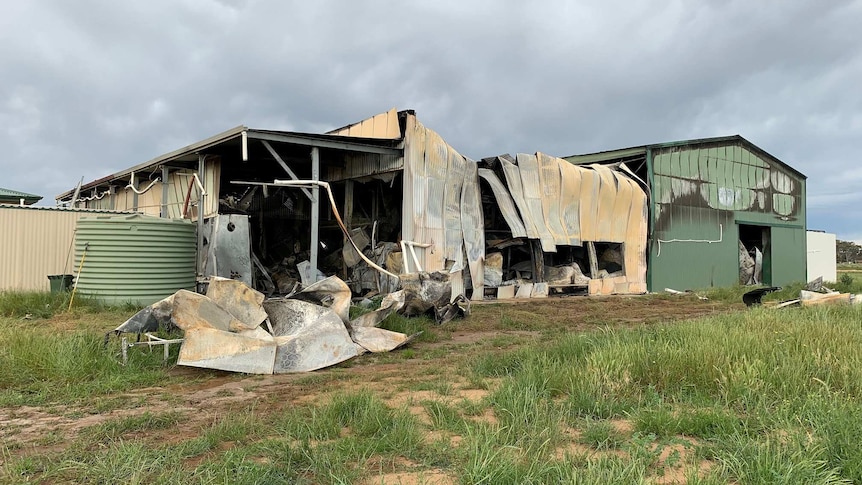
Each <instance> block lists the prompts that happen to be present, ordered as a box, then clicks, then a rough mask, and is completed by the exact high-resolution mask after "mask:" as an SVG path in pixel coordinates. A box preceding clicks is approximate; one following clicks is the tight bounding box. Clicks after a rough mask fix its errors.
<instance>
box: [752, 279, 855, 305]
mask: <svg viewBox="0 0 862 485" xmlns="http://www.w3.org/2000/svg"><path fill="white" fill-rule="evenodd" d="M759 290H770V288H758V289H757V290H754V291H751V292H749V293H754V292H756V291H759ZM749 293H746V294H745V295H744V296H743V301H745V297H746V296H748V294H749ZM746 304H748V302H746ZM836 304H853V305H860V304H862V294H860V295H854V294H851V293H841V292H838V291H834V290H832V289H830V288H827V287H825V286H823V278H817V279H815V280H812V281H809V282H808V284H806V285H805V289H803V290H800V291H799V298H795V299H793V300H787V301H782V302H779V303H777V304H773V305H772V308H787V307H791V306H819V305H836ZM749 306H751V305H749Z"/></svg>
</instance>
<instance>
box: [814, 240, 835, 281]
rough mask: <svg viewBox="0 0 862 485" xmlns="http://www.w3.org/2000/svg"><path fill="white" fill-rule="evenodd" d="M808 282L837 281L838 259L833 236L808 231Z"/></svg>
mask: <svg viewBox="0 0 862 485" xmlns="http://www.w3.org/2000/svg"><path fill="white" fill-rule="evenodd" d="M807 239H808V280H809V281H810V280H813V279H816V278H820V277H823V281H838V264H837V263H838V258H837V254H836V252H837V251H836V247H835V241H836V236H835V234H829V233H828V232H823V231H808V233H807Z"/></svg>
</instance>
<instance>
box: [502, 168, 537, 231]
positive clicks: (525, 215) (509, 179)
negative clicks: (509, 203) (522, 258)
mask: <svg viewBox="0 0 862 485" xmlns="http://www.w3.org/2000/svg"><path fill="white" fill-rule="evenodd" d="M497 160H498V161H499V162H500V165H501V166H502V167H503V173H504V174H505V175H506V183H507V184H508V186H509V193H511V194H512V200H514V201H515V205H517V206H518V210H519V211H520V212H521V218H522V219H523V221H524V227H525V229H526V231H527V237H528V238H530V239H539V228H538V227H537V221H536V220H534V219H533V215H532V214H531V213H530V210H529V208H528V207H527V200H526V199H525V198H524V186H523V184H522V183H521V173H520V172H519V171H518V166H517V165H515V164H514V163H511V162H509V161H507V160H503V159H502V158H498V159H497Z"/></svg>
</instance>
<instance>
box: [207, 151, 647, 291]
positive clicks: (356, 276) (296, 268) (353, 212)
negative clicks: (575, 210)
mask: <svg viewBox="0 0 862 485" xmlns="http://www.w3.org/2000/svg"><path fill="white" fill-rule="evenodd" d="M335 155H336V157H335V158H338V157H337V154H335ZM286 159H287V161H288V163H289V164H290V165H291V167H292V168H293V169H294V170H295V172H296V177H297V179H300V180H302V179H309V178H311V173H309V171H308V170H307V168H308V167H307V165H308V164H307V162H306V163H302V162H304V160H303V159H301V158H300V157H297V158H296V159H294V160H290V159H289V158H288V157H286ZM501 159H504V160H506V161H508V162H509V163H513V164H514V163H517V162H516V161H515V160H516V159H515V158H514V157H511V156H509V155H503V156H501V157H492V158H486V159H483V160H481V161H479V162H476V165H477V167H478V169H479V174H480V175H482V176H480V177H479V178H478V180H479V192H480V200H481V213H482V214H481V215H482V222H483V228H482V229H483V232H484V242H485V244H484V264H483V268H482V272H483V276H484V281H483V282H482V287H483V293H482V294H476V290H474V289H473V288H474V286H473V284H472V281H471V275H470V272H469V271H466V270H465V271H463V274H464V282H463V297H465V298H466V299H470V300H479V299H486V298H501V299H502V298H511V297H531V296H532V297H536V293H535V291H536V290H537V289H538V291H539V295H538V296H540V297H541V296H544V295H542V294H541V293H542V292H544V294H545V295H547V294H587V293H588V289H589V286H590V280H603V279H613V278H618V277H621V276H623V274H624V265H625V259H624V257H623V246H624V244H623V243H620V242H595V243H592V242H586V241H584V242H583V243H582V245H562V246H557V248H556V249H557V250H556V252H548V251H543V250H542V247H541V244H540V242H539V241H538V240H537V239H531V238H528V237H523V234H521V235H519V237H516V236H514V235H513V233H512V226H511V223H510V222H507V220H506V215H504V213H503V211H502V210H501V202H500V201H499V200H498V199H497V197H496V196H495V191H494V190H493V188H492V187H491V183H490V182H489V180H488V178H487V177H486V176H488V177H489V176H490V174H493V175H494V176H495V177H496V180H498V181H505V180H506V174H505V173H504V171H503V168H502V167H501V163H500V160H501ZM322 160H323V161H324V162H331V160H327V159H326V158H324V157H322ZM267 165H269V167H268V169H267V168H264V167H266V166H267ZM642 165H643V164H640V165H638V164H632V166H635V167H637V168H638V169H639V170H645V169H644V167H643V166H642ZM237 166H238V167H239V169H237V168H235V167H237ZM304 169H305V170H304ZM222 171H223V172H222V176H221V187H220V198H219V206H218V207H219V208H218V212H219V216H221V217H224V216H227V217H229V218H232V219H231V220H235V219H236V218H240V220H241V219H242V218H246V219H247V228H248V229H247V231H248V238H247V240H248V251H249V252H250V254H251V264H250V267H251V274H250V275H248V277H247V278H242V277H239V278H238V276H239V273H241V272H231V273H227V274H225V273H224V272H220V274H218V276H224V277H232V278H235V279H244V280H245V281H246V283H247V284H249V285H250V286H251V287H253V288H255V289H256V290H258V291H261V292H262V293H264V294H266V295H267V296H268V297H273V296H279V295H290V294H293V293H295V292H297V291H298V290H299V289H301V288H302V287H304V286H308V285H309V284H311V283H313V282H314V281H317V280H319V279H322V278H324V277H327V276H338V277H339V278H341V279H342V280H344V281H345V282H346V283H347V285H348V286H349V288H350V289H351V291H352V293H353V295H354V300H355V301H356V302H361V301H363V300H365V299H369V298H372V297H374V296H376V295H385V294H388V293H391V292H394V291H396V290H398V289H399V288H401V287H402V282H401V281H399V279H398V278H393V277H391V276H388V275H385V274H382V273H381V272H379V271H377V270H376V269H374V268H372V267H371V266H369V264H368V263H366V261H365V260H363V258H361V257H360V256H359V255H358V254H357V253H356V251H355V250H354V249H353V246H352V245H351V244H348V242H347V235H346V234H345V233H344V231H343V230H342V229H341V227H340V226H339V224H338V223H337V221H336V220H335V216H334V215H333V211H332V210H331V208H330V207H329V204H327V203H326V202H325V201H324V202H322V203H321V205H320V207H319V210H320V213H319V219H318V220H319V222H318V228H319V229H318V230H319V235H318V240H319V246H318V255H317V259H318V265H317V272H318V273H317V274H316V275H314V274H309V275H306V274H304V270H307V263H308V261H309V259H310V258H311V251H310V250H311V248H310V247H309V241H310V238H309V233H310V232H311V230H312V226H311V224H312V221H311V211H312V203H311V200H310V198H309V197H308V196H307V194H306V193H304V191H303V190H301V189H299V188H296V187H281V186H266V185H253V186H251V185H240V184H236V183H233V182H232V181H236V180H250V181H259V182H262V183H265V182H272V181H273V180H276V179H278V178H284V173H283V172H282V171H281V170H280V168H279V167H278V166H277V164H276V163H274V161H273V163H270V164H267V163H259V164H256V166H255V168H254V170H253V171H249V170H244V169H243V165H241V164H239V165H237V164H222ZM403 177H404V174H403V171H400V170H396V171H391V172H386V173H379V174H374V175H371V176H365V177H359V178H354V179H344V180H335V181H331V182H329V183H330V185H331V188H332V193H333V194H334V198H335V204H336V206H337V207H336V208H337V210H338V212H339V213H340V215H341V218H342V219H343V221H344V224H345V225H346V227H347V233H348V234H349V236H350V238H351V239H352V241H353V243H354V244H355V245H356V246H357V247H358V248H360V249H361V251H362V253H363V254H364V256H365V257H366V258H367V259H369V260H371V261H373V262H375V263H376V264H377V265H379V266H380V267H382V268H384V269H386V270H388V271H389V272H391V273H393V274H396V275H405V274H407V273H419V274H422V273H425V272H424V271H421V269H422V268H421V264H420V263H419V261H418V259H417V257H416V253H417V252H418V251H422V250H424V249H427V248H423V247H421V245H416V246H412V245H411V244H410V243H407V244H405V242H404V241H403V240H402V233H401V227H402V219H403V217H402V216H403V214H402V211H403V207H404V201H403V199H404V180H403ZM510 203H511V202H510ZM510 217H511V216H510ZM516 217H517V216H516ZM237 225H241V224H237V223H236V222H235V223H234V227H236V226H237ZM234 230H236V229H234ZM216 237H218V236H216V235H214V234H213V233H210V234H209V237H208V238H205V240H204V244H205V245H207V244H209V243H210V240H211V239H212V238H216ZM417 246H418V247H417ZM240 251H244V248H240ZM232 257H233V256H231V255H225V254H224V253H222V254H221V258H222V261H221V263H220V266H221V267H225V266H226V265H228V264H230V263H229V262H228V261H226V260H229V259H231V258H232ZM454 264H456V263H455V261H451V260H447V264H446V266H445V267H444V268H443V270H442V271H439V272H441V273H443V274H444V275H445V274H446V273H448V272H449V271H451V269H452V267H453V265H454ZM304 265H306V266H304ZM405 265H406V266H407V267H406V268H405ZM420 277H421V276H420ZM438 278H439V276H438ZM537 284H541V285H542V286H541V287H536V288H534V286H536V285H537ZM455 296H458V295H455ZM452 298H453V299H454V297H452Z"/></svg>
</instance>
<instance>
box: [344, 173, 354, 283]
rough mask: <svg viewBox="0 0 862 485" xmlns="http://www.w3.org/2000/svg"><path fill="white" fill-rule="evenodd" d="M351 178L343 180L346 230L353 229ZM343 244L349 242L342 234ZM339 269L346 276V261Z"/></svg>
mask: <svg viewBox="0 0 862 485" xmlns="http://www.w3.org/2000/svg"><path fill="white" fill-rule="evenodd" d="M352 219H353V180H349V179H348V180H345V181H344V225H345V226H347V230H348V231H349V230H351V229H353V223H352ZM343 244H344V246H345V247H346V246H347V245H348V244H350V243H349V242H348V241H347V235H346V234H345V235H344V238H343ZM341 269H342V271H343V272H344V278H345V279H346V278H347V271H348V268H347V263H346V262H343V261H342V264H341Z"/></svg>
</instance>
